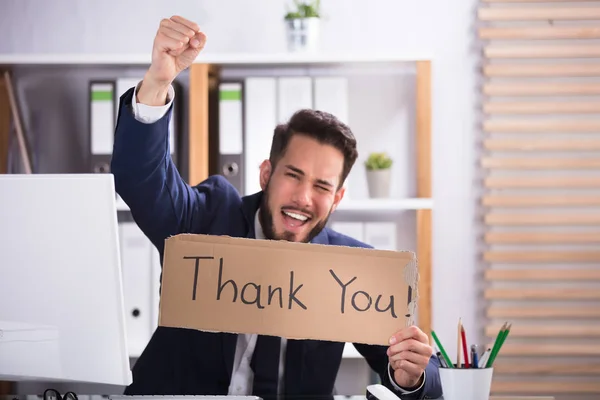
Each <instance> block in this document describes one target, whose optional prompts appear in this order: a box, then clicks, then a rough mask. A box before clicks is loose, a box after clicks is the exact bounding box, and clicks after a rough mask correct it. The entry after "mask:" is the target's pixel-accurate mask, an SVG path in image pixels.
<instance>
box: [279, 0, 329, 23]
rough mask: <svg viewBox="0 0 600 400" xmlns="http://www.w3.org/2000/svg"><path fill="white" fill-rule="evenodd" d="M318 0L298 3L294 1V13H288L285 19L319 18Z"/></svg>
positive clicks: (298, 0) (298, 1)
mask: <svg viewBox="0 0 600 400" xmlns="http://www.w3.org/2000/svg"><path fill="white" fill-rule="evenodd" d="M319 3H320V0H315V1H300V0H294V5H295V6H296V10H295V11H288V13H287V14H285V19H301V18H320V17H321V14H320V13H319V11H320V4H319Z"/></svg>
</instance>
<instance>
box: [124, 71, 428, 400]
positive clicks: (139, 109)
mask: <svg viewBox="0 0 600 400" xmlns="http://www.w3.org/2000/svg"><path fill="white" fill-rule="evenodd" d="M140 83H141V82H140ZM140 83H138V85H137V87H136V88H135V89H134V92H133V99H132V108H133V115H134V117H135V118H136V119H137V120H138V121H140V122H143V123H147V124H151V123H154V122H156V121H158V120H159V119H161V118H162V117H163V116H164V115H165V113H166V112H167V111H168V110H169V107H170V106H171V104H172V103H173V101H174V100H175V90H174V89H173V86H170V87H169V91H168V94H167V104H165V105H164V106H148V105H145V104H139V103H138V102H137V99H136V94H137V89H138V88H139V85H140ZM254 231H255V237H256V239H265V236H264V233H263V230H262V227H261V225H260V222H259V219H258V212H257V213H256V215H255V217H254ZM256 339H257V335H251V334H238V338H237V344H236V348H235V358H234V363H233V371H232V375H231V383H230V384H229V391H228V394H229V395H241V396H244V395H251V394H252V382H253V379H254V372H253V371H252V368H251V367H250V361H251V360H252V354H253V353H254V347H255V346H256ZM286 344H287V340H286V339H285V338H281V351H280V354H279V385H278V391H279V393H280V394H281V393H282V391H283V377H284V373H283V372H284V371H283V369H284V363H285V350H286ZM388 375H389V378H390V381H391V382H392V385H394V387H395V388H396V390H399V391H400V392H401V393H403V394H410V393H413V391H407V390H404V389H402V388H401V387H399V386H398V385H397V384H396V382H395V381H394V378H393V377H392V375H391V373H390V368H389V364H388ZM424 383H425V377H423V383H422V384H421V386H419V388H417V389H416V390H415V391H417V390H419V389H421V387H423V384H424Z"/></svg>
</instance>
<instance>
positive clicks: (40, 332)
mask: <svg viewBox="0 0 600 400" xmlns="http://www.w3.org/2000/svg"><path fill="white" fill-rule="evenodd" d="M115 203H116V201H115V190H114V181H113V176H112V175H111V174H39V175H37V174H35V175H0V380H8V381H29V380H40V381H61V382H63V381H64V382H89V383H101V384H110V385H121V386H124V385H128V384H130V383H131V379H132V378H131V369H130V364H129V357H128V350H127V341H126V331H125V312H124V300H123V288H122V275H121V257H120V253H119V239H118V223H117V210H116V205H115Z"/></svg>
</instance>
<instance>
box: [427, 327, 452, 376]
mask: <svg viewBox="0 0 600 400" xmlns="http://www.w3.org/2000/svg"><path fill="white" fill-rule="evenodd" d="M431 336H433V340H435V344H437V347H438V349H440V352H442V356H443V357H444V361H446V364H448V368H453V365H452V361H450V357H448V354H447V353H446V350H444V346H442V344H441V343H440V339H438V337H437V335H436V334H435V332H434V331H431Z"/></svg>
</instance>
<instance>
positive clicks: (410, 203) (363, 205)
mask: <svg viewBox="0 0 600 400" xmlns="http://www.w3.org/2000/svg"><path fill="white" fill-rule="evenodd" d="M432 208H433V199H430V198H408V199H365V200H353V199H343V200H342V201H341V202H340V205H339V206H338V208H337V210H336V211H355V212H360V211H368V212H390V211H403V210H428V209H432Z"/></svg>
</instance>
